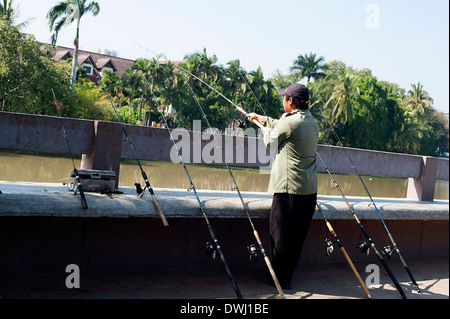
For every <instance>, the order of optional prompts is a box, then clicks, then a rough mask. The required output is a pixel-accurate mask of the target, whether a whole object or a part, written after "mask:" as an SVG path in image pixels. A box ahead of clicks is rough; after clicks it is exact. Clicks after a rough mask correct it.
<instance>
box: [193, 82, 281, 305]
mask: <svg viewBox="0 0 450 319" xmlns="http://www.w3.org/2000/svg"><path fill="white" fill-rule="evenodd" d="M186 84H187V86H188V88H189V91H190V93H191V95H192V97H193V98H194V100H195V102H196V104H197V107H198V109H199V110H200V112H201V113H202V117H203V119H204V120H205V122H206V124H207V125H208V127H209V129H210V131H211V133H212V135H213V138H214V140H215V141H216V144H217V146H218V148H220V143H219V141H218V140H217V138H216V134H215V130H213V129H212V127H211V124H210V123H209V120H208V118H207V116H206V114H205V112H204V110H203V108H202V106H201V104H200V102H199V101H198V99H197V97H196V96H195V94H194V91H193V89H192V87H191V86H190V85H189V83H188V81H186ZM222 161H223V162H224V164H225V166H226V168H227V170H228V173H229V174H230V177H231V179H232V181H233V185H234V190H236V192H237V194H238V196H239V199H240V201H241V204H242V207H243V209H244V212H245V214H246V215H247V218H248V221H249V222H250V226H251V228H252V230H253V234H254V236H255V238H256V241H257V242H258V245H259V250H260V252H261V254H262V255H263V257H264V261H265V262H266V265H267V267H268V269H269V272H270V275H271V276H272V279H273V282H274V284H275V287H276V288H277V290H278V293H279V294H280V297H281V298H282V299H285V298H286V297H285V295H284V293H283V290H282V289H281V286H280V283H279V281H278V278H277V276H276V274H275V271H274V269H273V267H272V264H271V262H270V259H269V257H268V256H267V253H266V250H265V249H264V245H263V243H262V240H261V238H260V236H259V233H258V231H257V230H256V227H255V225H254V223H253V220H252V218H251V216H250V213H249V212H248V210H247V204H246V203H245V201H244V198H243V197H242V193H241V191H240V189H239V186H238V185H237V182H236V179H235V177H234V175H233V172H232V171H231V168H230V165H229V164H228V162H227V161H226V158H225V154H224V152H223V148H222ZM247 248H248V250H249V253H250V260H252V259H257V258H258V257H257V253H258V251H257V248H256V246H254V245H250V246H248V247H247Z"/></svg>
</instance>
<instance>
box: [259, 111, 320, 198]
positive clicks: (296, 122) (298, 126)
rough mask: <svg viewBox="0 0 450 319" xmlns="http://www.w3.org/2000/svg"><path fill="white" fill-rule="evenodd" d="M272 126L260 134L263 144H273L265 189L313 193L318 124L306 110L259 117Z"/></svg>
mask: <svg viewBox="0 0 450 319" xmlns="http://www.w3.org/2000/svg"><path fill="white" fill-rule="evenodd" d="M262 124H263V125H264V126H267V127H270V128H272V130H271V131H270V132H267V133H266V134H265V136H264V144H265V145H266V147H267V148H270V147H277V148H278V150H277V154H276V156H275V160H274V162H273V165H272V171H271V176H270V182H269V189H268V192H269V193H273V194H277V193H288V194H293V195H311V194H317V164H316V152H317V142H318V139H319V126H318V125H317V122H316V120H315V119H314V117H313V116H312V115H311V113H310V112H309V111H305V110H299V109H297V110H295V111H294V112H292V113H285V114H283V116H282V117H281V118H280V119H279V120H274V119H272V118H270V117H263V118H262Z"/></svg>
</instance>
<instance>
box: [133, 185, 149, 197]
mask: <svg viewBox="0 0 450 319" xmlns="http://www.w3.org/2000/svg"><path fill="white" fill-rule="evenodd" d="M134 187H136V193H137V194H138V196H139V197H142V196H144V193H145V189H146V188H147V187H145V188H142V186H141V184H139V183H135V184H134Z"/></svg>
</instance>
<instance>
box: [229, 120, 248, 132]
mask: <svg viewBox="0 0 450 319" xmlns="http://www.w3.org/2000/svg"><path fill="white" fill-rule="evenodd" d="M232 128H233V130H237V129H238V128H241V129H243V130H245V129H246V128H247V123H246V122H245V120H244V121H243V120H233V124H232Z"/></svg>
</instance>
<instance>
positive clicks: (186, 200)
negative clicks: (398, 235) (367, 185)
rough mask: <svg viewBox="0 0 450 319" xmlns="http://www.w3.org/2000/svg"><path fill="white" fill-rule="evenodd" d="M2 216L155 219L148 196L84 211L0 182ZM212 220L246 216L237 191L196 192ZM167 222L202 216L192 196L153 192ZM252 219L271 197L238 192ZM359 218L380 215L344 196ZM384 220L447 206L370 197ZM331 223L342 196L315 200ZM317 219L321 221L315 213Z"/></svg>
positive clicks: (435, 214) (29, 187) (65, 193)
mask: <svg viewBox="0 0 450 319" xmlns="http://www.w3.org/2000/svg"><path fill="white" fill-rule="evenodd" d="M0 190H1V191H2V193H3V194H2V195H0V216H16V217H18V216H41V217H73V218H76V217H86V218H101V217H107V218H131V217H134V218H159V215H158V214H157V212H156V209H155V207H154V205H153V202H152V199H151V197H150V196H149V194H148V192H147V195H145V196H144V197H142V198H139V197H138V196H137V195H136V192H135V190H134V189H133V188H121V189H120V191H122V192H123V193H124V194H123V195H112V196H106V195H101V194H96V193H86V199H87V202H88V206H89V209H88V210H82V209H81V204H80V198H79V196H75V195H74V194H73V192H72V191H70V190H68V187H67V186H64V185H62V184H40V183H26V182H0ZM197 191H198V194H199V197H200V200H201V201H202V203H203V205H204V207H205V209H206V211H207V213H208V214H209V216H210V217H212V218H247V216H246V214H245V212H244V211H243V207H242V204H241V202H240V200H239V197H238V195H237V192H223V191H221V192H217V191H206V190H197ZM155 194H156V196H157V198H158V201H159V203H160V205H161V208H162V209H163V212H164V214H165V215H166V217H167V218H203V216H202V214H201V211H200V208H199V205H198V202H197V199H196V197H195V195H194V193H193V192H189V191H187V190H180V189H155ZM242 195H243V198H244V201H245V203H246V205H247V207H248V211H249V213H250V215H251V217H252V218H263V219H264V218H268V216H269V211H270V206H271V203H272V196H271V195H269V194H266V193H250V192H243V193H242ZM347 200H348V201H349V203H350V204H351V205H352V207H353V209H354V211H355V213H356V214H357V216H358V218H360V219H362V220H372V219H374V220H377V219H378V218H379V217H378V215H377V214H376V211H375V210H374V208H373V207H372V205H371V202H370V200H369V199H367V198H362V197H347ZM374 201H375V203H376V205H377V207H378V210H379V211H380V213H381V215H382V217H383V219H386V220H449V206H448V204H449V202H448V201H434V202H414V201H409V200H407V199H393V198H374ZM319 203H320V205H321V208H322V210H323V212H324V213H325V215H326V217H327V218H329V219H353V215H352V214H351V213H350V212H349V209H348V207H347V205H346V203H345V202H344V200H343V199H342V197H340V196H319ZM315 218H316V219H322V216H321V215H320V214H319V213H316V215H315Z"/></svg>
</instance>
